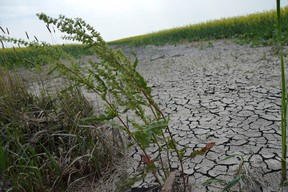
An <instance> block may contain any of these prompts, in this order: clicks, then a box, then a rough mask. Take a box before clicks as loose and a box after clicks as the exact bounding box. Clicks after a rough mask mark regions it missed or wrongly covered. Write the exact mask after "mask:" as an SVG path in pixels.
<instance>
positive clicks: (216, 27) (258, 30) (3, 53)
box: [0, 6, 288, 68]
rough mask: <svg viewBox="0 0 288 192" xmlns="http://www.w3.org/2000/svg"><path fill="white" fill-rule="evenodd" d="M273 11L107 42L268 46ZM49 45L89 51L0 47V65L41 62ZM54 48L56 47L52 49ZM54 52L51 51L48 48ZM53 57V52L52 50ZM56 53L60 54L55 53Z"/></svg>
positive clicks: (286, 29)
mask: <svg viewBox="0 0 288 192" xmlns="http://www.w3.org/2000/svg"><path fill="white" fill-rule="evenodd" d="M281 15H282V30H283V32H282V34H283V35H282V42H283V43H284V44H287V43H288V38H287V37H288V35H287V34H288V6H286V7H284V8H282V13H281ZM275 25H276V11H275V10H271V11H265V12H261V13H255V14H250V15H246V16H239V17H231V18H223V19H219V20H213V21H207V22H204V23H199V24H195V25H187V26H183V27H178V28H173V29H167V30H162V31H158V32H154V33H149V34H144V35H139V36H134V37H128V38H124V39H120V40H116V41H112V42H109V44H110V45H118V46H122V45H128V46H145V45H164V44H179V43H185V42H194V41H200V40H213V39H227V38H228V39H231V38H232V39H236V40H237V41H238V43H252V44H253V45H271V44H272V43H273V42H274V39H275V34H276V31H275ZM51 48H57V49H59V48H60V49H62V50H64V51H65V52H66V53H68V54H70V55H72V56H74V57H79V56H81V55H89V54H92V52H91V50H89V49H88V48H85V46H82V45H79V44H75V45H73V44H72V45H54V46H50V47H49V48H46V49H43V48H41V49H40V48H39V47H38V48H37V47H28V48H5V49H1V50H0V64H1V66H5V67H7V68H15V67H20V66H24V67H27V68H30V67H33V66H35V65H37V64H41V65H42V64H45V62H44V61H45V60H46V58H45V55H46V56H49V57H50V56H51V54H52V53H51ZM55 50H56V49H55ZM52 52H54V51H52ZM53 54H54V55H53V57H55V56H56V57H57V53H56V54H55V52H54V53H53ZM43 55H44V56H43ZM58 55H59V56H60V55H61V54H58Z"/></svg>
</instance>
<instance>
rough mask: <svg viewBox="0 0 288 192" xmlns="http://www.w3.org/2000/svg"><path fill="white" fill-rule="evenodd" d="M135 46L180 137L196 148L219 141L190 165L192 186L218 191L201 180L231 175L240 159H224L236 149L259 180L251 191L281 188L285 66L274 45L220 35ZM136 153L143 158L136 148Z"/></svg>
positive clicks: (144, 71)
mask: <svg viewBox="0 0 288 192" xmlns="http://www.w3.org/2000/svg"><path fill="white" fill-rule="evenodd" d="M129 50H130V49H128V48H127V49H126V51H127V52H129ZM133 51H136V52H137V55H138V58H139V67H138V70H139V71H140V72H141V73H142V74H143V76H144V77H145V78H146V79H147V80H148V82H149V83H150V85H151V86H152V87H153V96H154V98H155V100H156V102H158V103H159V104H160V107H161V108H162V109H163V111H164V112H165V113H166V114H167V115H169V116H170V118H171V120H170V126H171V127H172V130H173V133H174V135H175V139H176V141H177V143H178V144H179V145H180V146H183V147H184V146H186V147H187V146H188V147H190V148H191V150H190V151H188V152H190V153H191V152H192V151H193V150H194V149H199V148H201V147H203V146H205V144H206V143H208V142H215V143H216V146H215V147H213V148H212V149H211V150H210V151H209V152H208V153H207V154H206V155H205V156H204V157H203V156H197V157H196V158H194V159H191V160H189V161H187V162H186V163H185V173H186V174H187V175H189V180H190V183H191V184H192V191H219V189H217V188H213V187H205V186H203V185H202V183H203V182H204V181H205V180H207V179H209V178H215V177H216V178H218V179H224V180H227V181H229V180H231V179H232V176H233V175H234V174H235V172H236V170H237V169H238V167H239V163H240V159H239V158H236V157H235V158H230V159H227V160H223V159H224V158H225V157H227V156H229V155H233V154H239V155H240V156H242V157H243V159H244V165H245V167H246V168H247V170H248V171H249V174H248V175H249V176H250V179H251V180H253V181H258V182H257V183H258V184H257V185H255V187H254V188H253V187H252V188H251V189H250V190H249V191H279V190H280V188H279V182H280V173H281V171H280V168H281V164H280V153H281V130H280V111H281V89H280V65H279V59H278V57H277V54H275V52H274V51H273V48H272V47H256V48H251V47H249V46H241V45H237V44H235V43H233V42H232V41H225V40H220V41H215V42H212V45H211V43H208V42H202V43H198V44H197V45H196V44H186V45H178V46H163V47H155V46H147V47H145V48H137V49H136V50H133ZM285 60H286V58H285ZM188 154H189V153H187V154H186V155H188ZM131 156H132V157H133V158H135V159H137V158H138V160H139V154H138V156H137V152H133V153H132V154H131ZM222 160H223V161H222ZM134 171H135V170H134ZM149 182H151V181H149V179H146V180H143V181H139V182H137V183H136V184H135V186H143V187H145V186H146V187H147V186H149Z"/></svg>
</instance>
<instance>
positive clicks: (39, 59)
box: [0, 44, 92, 69]
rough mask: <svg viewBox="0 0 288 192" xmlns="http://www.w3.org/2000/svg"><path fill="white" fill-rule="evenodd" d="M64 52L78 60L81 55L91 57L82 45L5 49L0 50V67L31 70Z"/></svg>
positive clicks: (57, 57) (59, 56) (86, 48)
mask: <svg viewBox="0 0 288 192" xmlns="http://www.w3.org/2000/svg"><path fill="white" fill-rule="evenodd" d="M59 49H61V50H64V51H65V52H66V53H67V54H69V55H71V56H73V57H75V58H78V57H80V56H81V55H91V54H92V51H91V50H90V49H89V48H88V47H87V46H84V45H80V44H70V45H54V46H43V47H35V46H31V47H24V48H23V47H22V48H5V49H1V50H0V65H1V66H2V67H3V66H4V67H6V68H8V69H12V68H18V67H25V68H32V67H35V65H45V64H47V58H51V57H53V58H54V59H57V60H58V59H59V58H61V57H62V55H61V54H63V53H59V51H57V50H59Z"/></svg>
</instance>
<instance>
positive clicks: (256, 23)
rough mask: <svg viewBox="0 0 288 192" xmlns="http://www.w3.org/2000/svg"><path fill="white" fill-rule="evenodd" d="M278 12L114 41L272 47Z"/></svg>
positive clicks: (287, 16) (287, 14) (287, 19)
mask: <svg viewBox="0 0 288 192" xmlns="http://www.w3.org/2000/svg"><path fill="white" fill-rule="evenodd" d="M281 15H282V30H283V36H286V37H285V38H284V37H283V38H284V39H283V41H284V43H285V44H287V43H288V39H287V31H288V7H287V6H286V7H284V8H282V10H281ZM276 16H277V14H276V11H275V10H271V11H265V12H261V13H254V14H250V15H246V16H238V17H231V18H223V19H219V20H212V21H207V22H203V23H199V24H195V25H187V26H183V27H178V28H173V29H167V30H162V31H158V32H154V33H149V34H144V35H139V36H134V37H128V38H124V39H120V40H117V41H113V42H111V43H113V44H117V45H130V46H142V45H149V44H153V45H164V44H175V43H176V44H177V43H183V42H193V41H199V40H212V39H227V38H229V39H230V38H237V39H239V40H241V42H243V43H250V42H252V43H253V44H255V45H269V44H271V43H272V42H273V39H274V38H275V35H276V34H275V25H276V21H277V19H276Z"/></svg>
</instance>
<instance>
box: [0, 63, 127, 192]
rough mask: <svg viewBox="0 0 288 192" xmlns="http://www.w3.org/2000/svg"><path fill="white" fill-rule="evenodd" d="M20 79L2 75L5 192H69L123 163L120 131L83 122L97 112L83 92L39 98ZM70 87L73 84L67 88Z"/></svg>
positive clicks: (0, 157) (0, 143)
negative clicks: (117, 161) (84, 180)
mask: <svg viewBox="0 0 288 192" xmlns="http://www.w3.org/2000/svg"><path fill="white" fill-rule="evenodd" d="M24 82H27V81H23V79H20V78H19V76H18V75H17V74H12V73H10V72H8V71H6V70H4V69H1V70H0V90H1V91H0V133H1V137H0V172H1V183H0V189H1V190H3V191H6V190H11V191H65V190H66V189H67V188H69V187H70V186H71V184H72V183H73V182H74V183H75V182H77V180H79V179H81V178H84V177H86V176H88V175H91V176H93V177H94V178H95V179H97V178H99V177H100V176H101V174H102V172H103V170H104V169H105V170H108V169H109V168H111V166H112V165H113V161H114V160H115V159H116V158H119V157H120V155H121V152H122V149H123V148H122V147H123V145H122V144H121V142H120V141H121V140H120V139H119V138H121V137H119V136H120V135H118V134H116V133H117V130H113V133H114V134H111V133H112V132H111V131H112V129H111V128H109V129H107V128H106V127H107V126H108V125H106V126H105V127H102V126H101V125H100V124H99V123H97V121H94V122H87V121H84V120H83V119H85V118H89V117H90V116H91V115H95V113H96V110H95V109H93V107H92V105H91V104H90V103H89V102H88V101H87V100H86V99H85V97H84V96H83V95H82V93H81V92H80V91H79V89H78V88H75V89H73V90H67V91H65V92H62V91H60V90H59V91H57V92H56V93H53V94H52V93H48V92H47V90H45V89H43V90H42V92H41V94H40V95H38V96H37V95H35V94H34V93H31V91H29V89H28V87H27V84H26V83H24ZM68 85H69V84H68Z"/></svg>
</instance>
